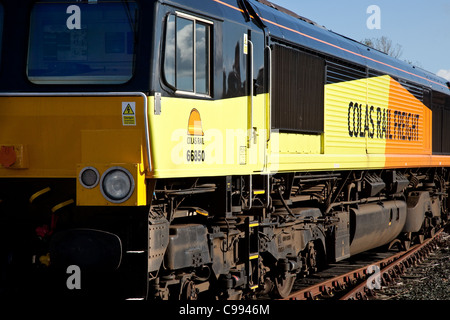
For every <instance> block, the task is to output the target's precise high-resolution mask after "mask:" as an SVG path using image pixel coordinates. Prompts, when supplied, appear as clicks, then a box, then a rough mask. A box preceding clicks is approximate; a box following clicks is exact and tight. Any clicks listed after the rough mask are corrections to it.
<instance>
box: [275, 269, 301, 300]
mask: <svg viewBox="0 0 450 320" xmlns="http://www.w3.org/2000/svg"><path fill="white" fill-rule="evenodd" d="M294 281H295V277H294V276H293V275H290V274H288V275H280V276H278V277H276V278H275V281H274V282H275V285H274V288H273V290H272V292H271V293H270V296H271V297H272V298H276V299H278V298H282V299H283V298H286V297H287V296H288V295H289V294H290V293H291V290H292V287H293V286H294Z"/></svg>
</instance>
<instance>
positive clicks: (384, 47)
mask: <svg viewBox="0 0 450 320" xmlns="http://www.w3.org/2000/svg"><path fill="white" fill-rule="evenodd" d="M361 42H362V43H363V44H365V45H366V46H369V47H371V48H374V49H376V50H379V51H381V52H384V53H386V54H388V55H390V56H391V57H394V58H397V59H398V58H400V57H401V55H402V54H403V48H402V46H401V45H399V44H396V45H394V44H393V43H392V40H391V39H389V38H388V37H385V36H382V37H381V38H372V39H369V38H366V39H364V40H363V41H361Z"/></svg>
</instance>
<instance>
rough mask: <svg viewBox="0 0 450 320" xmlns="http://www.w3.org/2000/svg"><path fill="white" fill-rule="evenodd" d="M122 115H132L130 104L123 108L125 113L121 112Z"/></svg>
mask: <svg viewBox="0 0 450 320" xmlns="http://www.w3.org/2000/svg"><path fill="white" fill-rule="evenodd" d="M123 114H132V115H134V111H133V109H132V108H131V106H130V104H128V105H127V107H126V108H125V111H124V112H123Z"/></svg>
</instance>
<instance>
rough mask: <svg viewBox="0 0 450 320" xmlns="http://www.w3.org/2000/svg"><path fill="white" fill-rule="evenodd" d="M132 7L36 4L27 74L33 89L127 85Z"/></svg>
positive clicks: (111, 3)
mask: <svg viewBox="0 0 450 320" xmlns="http://www.w3.org/2000/svg"><path fill="white" fill-rule="evenodd" d="M137 15H138V7H137V4H136V3H135V2H134V1H111V0H110V1H89V2H76V1H73V2H64V3H61V2H60V1H58V2H57V1H49V0H46V1H45V2H44V1H42V2H37V3H35V5H34V6H33V9H32V13H31V27H30V28H31V30H30V39H29V53H28V66H27V73H28V78H29V80H30V81H31V82H33V83H37V84H118V83H124V82H127V81H128V80H130V79H131V77H132V75H133V65H134V57H135V39H136V32H137Z"/></svg>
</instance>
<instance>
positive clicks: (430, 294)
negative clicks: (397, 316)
mask: <svg viewBox="0 0 450 320" xmlns="http://www.w3.org/2000/svg"><path fill="white" fill-rule="evenodd" d="M374 299H376V300H450V234H449V231H448V229H447V232H446V233H444V234H443V235H442V237H441V240H440V241H439V245H438V249H437V250H435V251H434V252H432V253H431V254H430V255H429V257H428V258H427V259H426V260H424V261H423V262H422V263H420V264H419V265H417V266H415V267H411V268H409V269H408V270H406V272H405V273H404V274H403V275H402V276H400V277H399V278H398V279H397V280H396V282H394V283H392V284H390V285H389V286H387V287H382V288H381V289H380V290H377V291H376V296H375V297H374Z"/></svg>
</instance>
